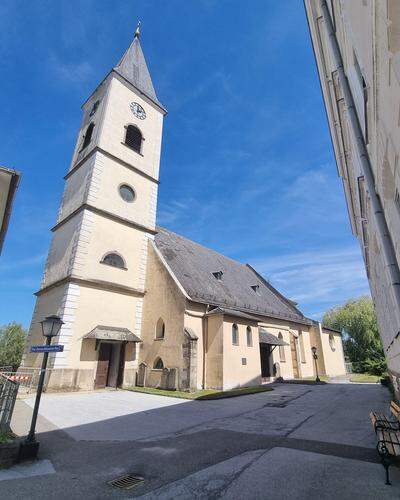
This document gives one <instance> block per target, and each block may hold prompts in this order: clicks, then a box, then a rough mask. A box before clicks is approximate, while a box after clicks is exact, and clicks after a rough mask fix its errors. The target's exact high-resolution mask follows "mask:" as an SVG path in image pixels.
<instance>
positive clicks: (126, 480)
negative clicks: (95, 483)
mask: <svg viewBox="0 0 400 500" xmlns="http://www.w3.org/2000/svg"><path fill="white" fill-rule="evenodd" d="M142 483H144V479H143V478H142V477H140V476H134V475H133V474H125V476H120V477H117V478H116V479H113V480H112V481H108V484H109V485H111V486H114V487H115V488H119V489H121V490H130V489H131V488H134V487H135V486H139V484H142Z"/></svg>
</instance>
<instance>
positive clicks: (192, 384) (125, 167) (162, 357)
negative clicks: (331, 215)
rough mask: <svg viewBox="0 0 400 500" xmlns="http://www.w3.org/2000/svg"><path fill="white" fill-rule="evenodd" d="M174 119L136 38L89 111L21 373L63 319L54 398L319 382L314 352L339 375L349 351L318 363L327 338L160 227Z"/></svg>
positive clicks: (261, 285)
mask: <svg viewBox="0 0 400 500" xmlns="http://www.w3.org/2000/svg"><path fill="white" fill-rule="evenodd" d="M165 113H166V111H165V109H164V107H163V106H162V105H161V104H160V102H159V101H158V99H157V96H156V93H155V91H154V87H153V84H152V81H151V78H150V74H149V71H148V68H147V65H146V62H145V59H144V56H143V53H142V49H141V46H140V42H139V37H138V35H135V38H134V41H133V43H132V44H131V46H130V47H129V49H128V50H127V52H126V53H125V55H124V56H123V58H122V59H121V61H120V62H119V64H118V65H117V66H116V67H115V68H113V70H112V71H111V72H110V73H109V74H108V75H107V77H106V78H105V79H104V80H103V82H102V83H101V84H100V85H99V87H98V88H97V89H96V90H95V92H94V93H93V94H92V95H91V96H90V98H89V99H88V100H87V101H86V103H85V104H84V105H83V120H82V124H81V128H80V131H79V135H78V140H77V144H76V148H75V152H74V155H73V159H72V162H71V166H70V170H69V172H68V173H67V175H66V176H65V180H66V185H65V190H64V195H63V198H62V202H61V207H60V210H59V214H58V220H57V224H56V225H55V226H54V228H53V240H52V242H51V247H50V251H49V256H48V259H47V262H46V268H45V273H44V278H43V282H42V286H41V288H40V290H39V292H37V294H36V295H37V301H36V306H35V310H34V313H33V318H32V323H31V328H30V331H29V337H28V343H27V349H26V352H25V355H24V359H23V366H24V367H38V366H39V365H40V363H41V355H38V354H35V353H31V352H30V349H29V348H30V346H31V345H32V344H41V343H42V342H43V339H42V334H41V328H40V321H41V320H43V319H44V318H45V317H46V316H48V315H51V314H58V315H59V316H60V317H61V319H62V320H63V321H64V325H63V326H62V328H61V331H60V334H59V337H58V338H57V340H56V341H57V342H58V343H60V344H63V345H64V346H65V347H64V352H61V353H55V354H51V355H50V367H51V371H50V372H49V376H48V381H47V383H48V387H49V388H52V389H67V390H71V389H86V390H87V389H93V388H103V387H105V386H110V387H119V386H129V385H134V384H135V383H137V384H139V385H150V386H154V387H165V388H174V389H175V388H180V389H187V390H196V389H199V388H203V387H205V388H223V389H229V388H232V387H238V386H246V385H254V384H260V383H261V382H263V381H270V380H274V379H275V378H276V377H279V376H282V377H283V378H294V377H311V376H313V375H314V362H313V358H312V353H311V346H312V341H314V342H319V346H320V351H321V352H320V355H321V356H324V357H325V356H328V357H329V356H330V357H335V356H336V357H338V359H341V361H342V365H341V366H339V365H340V363H339V362H338V367H337V368H336V373H335V374H342V373H344V359H343V356H342V358H340V357H339V355H340V353H341V352H342V351H339V350H338V351H336V352H335V350H334V349H330V350H329V351H328V350H327V351H326V354H323V346H324V345H325V344H324V341H323V340H324V339H323V337H324V333H323V332H322V331H321V330H318V328H317V327H316V325H315V324H314V323H313V322H312V321H311V320H309V319H307V318H306V317H304V315H303V314H302V313H301V312H300V311H299V310H298V309H297V308H296V307H295V305H294V304H293V303H292V302H291V301H289V300H287V299H286V298H284V297H283V296H282V295H281V294H280V293H279V292H277V291H276V290H275V289H274V288H273V287H272V286H271V285H270V284H268V283H267V282H266V281H265V280H264V279H263V278H262V277H261V276H260V275H258V274H257V273H256V272H255V271H254V270H253V269H252V268H251V267H250V266H247V265H243V264H240V263H238V262H235V261H233V260H231V259H228V258H227V257H224V256H223V255H221V254H218V253H216V252H213V251H212V250H209V249H206V248H204V247H202V246H200V245H197V244H196V243H193V242H191V241H189V240H187V239H186V238H183V237H181V236H179V235H176V234H174V233H172V232H170V231H168V230H166V229H162V228H156V226H155V218H156V204H157V189H158V174H159V161H160V149H161V136H162V124H163V117H164V115H165ZM325 365H327V361H326V360H325ZM325 365H324V366H325Z"/></svg>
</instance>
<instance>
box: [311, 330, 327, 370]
mask: <svg viewBox="0 0 400 500" xmlns="http://www.w3.org/2000/svg"><path fill="white" fill-rule="evenodd" d="M310 342H311V347H313V346H314V347H316V348H317V356H318V358H317V367H318V375H326V368H325V353H324V350H323V348H322V338H321V331H320V325H319V323H318V324H314V325H313V326H312V327H311V328H310ZM314 374H315V364H314Z"/></svg>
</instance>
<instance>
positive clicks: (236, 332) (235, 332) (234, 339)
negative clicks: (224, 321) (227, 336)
mask: <svg viewBox="0 0 400 500" xmlns="http://www.w3.org/2000/svg"><path fill="white" fill-rule="evenodd" d="M232 344H233V345H239V328H238V326H237V325H235V324H233V325H232Z"/></svg>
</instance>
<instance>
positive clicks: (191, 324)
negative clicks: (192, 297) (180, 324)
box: [184, 301, 207, 389]
mask: <svg viewBox="0 0 400 500" xmlns="http://www.w3.org/2000/svg"><path fill="white" fill-rule="evenodd" d="M186 307H187V309H186V312H185V319H184V325H185V327H188V328H191V329H192V330H193V331H194V332H195V334H196V335H197V337H198V340H197V388H198V389H201V388H202V384H203V358H204V344H203V324H204V323H205V321H207V319H206V318H203V316H204V313H205V307H206V306H205V305H203V304H195V303H193V302H190V301H188V303H187V305H186Z"/></svg>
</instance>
